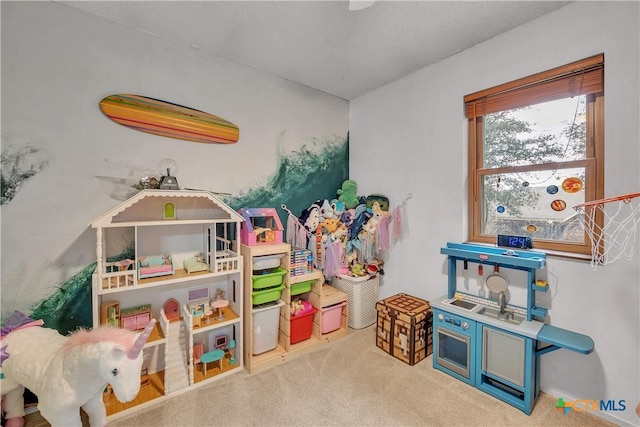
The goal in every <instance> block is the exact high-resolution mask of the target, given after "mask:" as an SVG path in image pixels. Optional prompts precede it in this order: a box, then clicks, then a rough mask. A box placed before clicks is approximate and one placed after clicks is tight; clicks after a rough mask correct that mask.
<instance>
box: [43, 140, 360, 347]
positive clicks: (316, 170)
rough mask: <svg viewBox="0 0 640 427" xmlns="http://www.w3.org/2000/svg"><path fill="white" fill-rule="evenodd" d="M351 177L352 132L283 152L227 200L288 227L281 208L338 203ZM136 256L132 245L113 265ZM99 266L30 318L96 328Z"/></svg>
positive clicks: (63, 329) (69, 327) (64, 329)
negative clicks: (258, 182) (269, 213)
mask: <svg viewBox="0 0 640 427" xmlns="http://www.w3.org/2000/svg"><path fill="white" fill-rule="evenodd" d="M348 177H349V136H348V134H347V136H346V137H345V138H342V137H336V138H333V139H331V138H328V139H325V140H321V139H318V138H316V139H314V140H313V141H312V144H310V145H303V146H302V147H300V149H298V150H297V151H294V152H290V153H283V154H281V155H280V156H279V159H278V164H277V167H276V170H275V171H274V173H273V174H272V175H271V176H270V177H269V178H268V179H267V181H266V183H265V184H264V185H262V186H259V187H256V188H252V189H250V190H249V191H247V192H246V194H241V195H238V196H231V197H228V198H226V199H225V200H224V201H225V203H227V204H228V205H229V206H230V207H232V208H233V209H235V210H238V209H240V208H243V207H247V208H256V207H275V208H277V210H278V212H279V214H280V217H281V220H282V223H283V224H286V219H287V214H286V212H284V211H283V210H282V209H281V208H280V205H282V204H284V205H286V206H287V207H288V208H289V209H290V210H291V211H292V212H293V213H294V214H297V215H298V214H300V213H301V212H302V210H303V209H306V208H308V207H309V206H310V205H311V204H312V203H313V202H314V201H316V200H318V199H320V200H323V199H329V200H331V199H334V198H335V197H336V191H337V189H338V188H340V186H341V185H342V182H343V181H344V180H346V179H348ZM134 257H135V252H134V248H133V246H132V247H129V248H127V249H125V251H123V253H122V254H120V255H118V256H115V257H112V258H108V261H119V260H121V259H126V258H131V259H132V258H134ZM95 267H96V263H93V264H91V265H88V266H87V267H85V268H84V269H83V270H82V271H81V272H80V273H78V274H76V275H75V276H73V277H71V278H70V279H68V280H67V281H66V282H64V283H63V284H62V285H61V286H60V287H59V288H58V290H57V291H55V292H54V293H53V294H52V295H50V296H49V297H48V298H47V299H46V300H43V301H41V302H40V303H38V304H36V305H35V306H34V308H33V312H32V313H31V317H33V318H35V319H43V320H44V322H45V325H47V327H49V328H53V329H57V330H58V331H59V332H60V333H61V334H64V335H66V334H68V333H69V332H71V331H74V330H76V329H77V328H79V327H91V326H92V324H93V320H92V313H91V291H92V283H91V276H92V274H93V271H94V270H95Z"/></svg>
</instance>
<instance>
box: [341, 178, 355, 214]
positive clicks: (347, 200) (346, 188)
mask: <svg viewBox="0 0 640 427" xmlns="http://www.w3.org/2000/svg"><path fill="white" fill-rule="evenodd" d="M357 190H358V184H356V182H355V181H354V180H352V179H348V180H346V181H344V182H343V183H342V188H339V189H338V191H337V193H338V200H340V201H341V202H342V203H344V206H345V208H346V209H353V208H355V207H356V206H358V204H359V203H360V199H359V197H358V196H357V195H356V192H357Z"/></svg>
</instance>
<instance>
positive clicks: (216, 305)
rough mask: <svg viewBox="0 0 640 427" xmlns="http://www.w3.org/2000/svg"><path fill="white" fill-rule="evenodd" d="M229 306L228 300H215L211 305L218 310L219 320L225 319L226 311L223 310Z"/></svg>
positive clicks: (217, 317)
mask: <svg viewBox="0 0 640 427" xmlns="http://www.w3.org/2000/svg"><path fill="white" fill-rule="evenodd" d="M228 305H229V301H227V300H226V299H219V300H215V301H214V302H212V303H211V308H215V309H216V310H218V315H217V316H216V319H217V320H222V319H224V311H223V310H222V309H223V308H225V307H227V306H228Z"/></svg>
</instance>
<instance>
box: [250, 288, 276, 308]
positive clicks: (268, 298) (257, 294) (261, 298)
mask: <svg viewBox="0 0 640 427" xmlns="http://www.w3.org/2000/svg"><path fill="white" fill-rule="evenodd" d="M283 289H284V285H280V286H275V287H273V288H266V289H261V290H259V291H253V292H252V293H251V303H252V304H253V305H258V304H265V303H268V302H272V301H276V300H278V299H280V296H281V295H282V290H283Z"/></svg>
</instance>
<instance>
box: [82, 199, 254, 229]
mask: <svg viewBox="0 0 640 427" xmlns="http://www.w3.org/2000/svg"><path fill="white" fill-rule="evenodd" d="M167 202H170V203H173V204H174V206H173V208H174V209H173V212H174V213H175V218H165V212H166V211H165V203H167ZM171 219H174V220H179V221H181V222H188V221H191V222H206V221H208V220H212V221H216V222H241V221H243V218H242V216H241V215H240V214H238V213H237V212H236V211H234V210H233V209H231V207H229V206H228V205H227V204H226V203H224V202H223V201H222V200H220V199H219V198H218V197H217V196H216V195H215V194H213V193H211V192H209V191H199V190H142V191H140V192H139V193H137V194H135V195H134V196H132V197H130V198H129V199H127V200H125V201H124V202H122V203H120V204H119V205H118V206H116V207H115V208H113V209H111V210H110V211H108V212H107V213H105V214H104V215H102V216H100V217H99V218H98V219H96V220H95V221H93V222H92V223H91V227H93V228H100V227H113V226H122V225H123V224H126V223H137V222H141V221H160V222H162V221H166V220H171Z"/></svg>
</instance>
